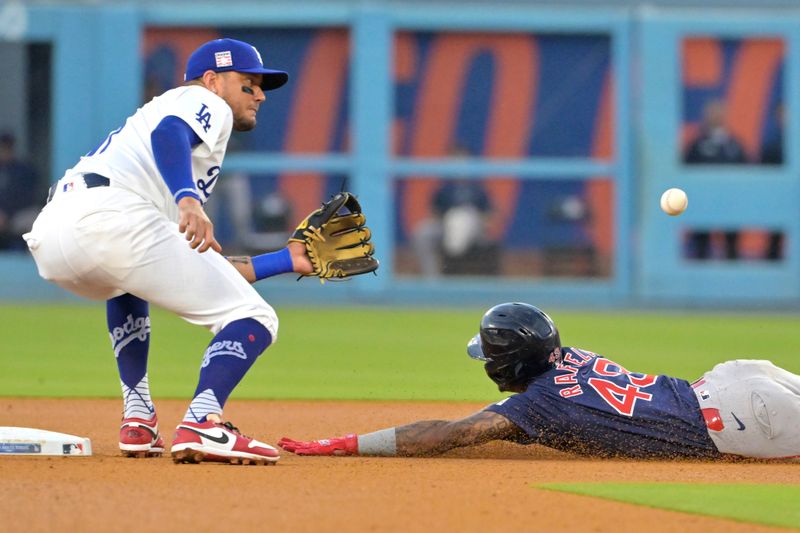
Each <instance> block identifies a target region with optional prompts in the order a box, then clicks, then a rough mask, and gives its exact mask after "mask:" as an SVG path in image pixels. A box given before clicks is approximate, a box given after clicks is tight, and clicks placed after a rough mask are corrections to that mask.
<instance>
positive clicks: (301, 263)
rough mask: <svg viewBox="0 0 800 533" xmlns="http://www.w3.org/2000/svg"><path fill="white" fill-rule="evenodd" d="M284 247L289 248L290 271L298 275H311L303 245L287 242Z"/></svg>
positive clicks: (311, 268) (311, 267) (312, 268)
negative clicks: (290, 258)
mask: <svg viewBox="0 0 800 533" xmlns="http://www.w3.org/2000/svg"><path fill="white" fill-rule="evenodd" d="M286 247H287V248H289V255H290V256H291V257H292V269H293V270H294V271H295V272H297V273H298V274H311V272H313V271H314V267H313V266H312V265H311V260H310V259H309V258H308V254H307V253H306V247H305V245H304V244H303V243H301V242H295V241H289V244H287V245H286Z"/></svg>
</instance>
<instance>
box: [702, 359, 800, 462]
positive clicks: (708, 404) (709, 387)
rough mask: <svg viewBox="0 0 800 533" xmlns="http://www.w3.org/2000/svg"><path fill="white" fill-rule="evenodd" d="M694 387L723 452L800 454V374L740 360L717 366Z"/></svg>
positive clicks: (769, 455) (763, 455) (764, 455)
mask: <svg viewBox="0 0 800 533" xmlns="http://www.w3.org/2000/svg"><path fill="white" fill-rule="evenodd" d="M692 387H693V388H694V391H695V395H696V396H697V400H698V402H700V409H701V410H703V415H704V417H705V419H706V422H707V423H708V426H709V431H708V433H709V435H710V436H711V440H713V441H714V444H715V445H716V446H717V449H718V450H719V451H720V452H722V453H730V454H736V455H742V456H746V457H757V458H773V459H775V458H790V457H791V458H800V376H797V375H795V374H792V373H791V372H788V371H786V370H784V369H782V368H779V367H777V366H775V365H774V364H772V363H771V362H769V361H759V360H751V359H740V360H736V361H728V362H726V363H721V364H718V365H716V366H715V367H714V368H713V369H712V370H711V371H709V372H706V373H705V374H704V375H703V377H702V378H701V379H699V380H698V381H697V382H695V383H694V384H693V385H692Z"/></svg>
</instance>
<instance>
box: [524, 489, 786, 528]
mask: <svg viewBox="0 0 800 533" xmlns="http://www.w3.org/2000/svg"><path fill="white" fill-rule="evenodd" d="M535 487H536V488H543V489H548V490H556V491H561V492H568V493H571V494H580V495H584V496H594V497H598V498H604V499H608V500H615V501H620V502H625V503H633V504H638V505H645V506H647V507H654V508H657V509H666V510H670V511H680V512H683V513H692V514H699V515H707V516H715V517H719V518H729V519H732V520H738V521H741V522H755V523H759V524H765V525H769V526H779V527H789V528H800V505H798V502H800V486H797V485H777V484H770V485H750V484H715V483H692V484H689V483H548V484H545V485H535Z"/></svg>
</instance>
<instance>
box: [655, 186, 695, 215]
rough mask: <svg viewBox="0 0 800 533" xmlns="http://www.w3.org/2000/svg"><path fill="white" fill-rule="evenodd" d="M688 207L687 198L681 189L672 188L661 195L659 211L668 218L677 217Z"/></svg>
mask: <svg viewBox="0 0 800 533" xmlns="http://www.w3.org/2000/svg"><path fill="white" fill-rule="evenodd" d="M688 206H689V198H688V197H687V196H686V193H685V192H683V190H682V189H677V188H672V189H667V190H666V191H664V194H662V195H661V210H662V211H664V212H665V213H666V214H668V215H670V216H673V217H674V216H678V215H680V214H681V213H683V212H684V211H686V208H687V207H688Z"/></svg>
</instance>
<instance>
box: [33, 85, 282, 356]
mask: <svg viewBox="0 0 800 533" xmlns="http://www.w3.org/2000/svg"><path fill="white" fill-rule="evenodd" d="M170 115H174V116H177V117H179V118H181V119H182V120H184V121H185V122H186V123H187V124H189V125H191V127H192V129H194V131H195V132H196V133H197V135H198V136H199V137H200V139H202V141H203V142H202V143H201V144H199V145H197V146H196V147H194V149H193V150H192V174H193V180H194V186H195V187H196V188H197V192H198V193H199V195H200V197H201V198H202V199H203V200H206V199H207V198H208V196H209V194H211V190H212V189H213V188H214V185H215V184H216V181H217V176H218V174H219V170H220V163H221V162H222V158H223V156H224V155H225V148H226V146H227V143H228V139H229V137H230V134H231V129H232V127H233V116H232V112H231V109H230V107H229V106H228V104H226V103H225V101H224V100H222V99H221V98H220V97H218V96H217V95H215V94H214V93H212V92H211V91H209V90H207V89H205V88H203V87H196V86H189V87H180V88H177V89H172V90H170V91H167V92H166V93H164V94H163V95H161V96H159V97H157V98H154V99H153V100H152V101H150V102H149V103H148V104H146V105H145V106H143V107H142V108H141V109H139V110H138V111H137V112H136V113H135V114H134V115H133V116H132V117H130V118H129V119H128V120H127V122H126V123H125V125H124V126H123V127H122V128H120V129H119V130H116V131H113V132H111V133H110V134H109V136H108V137H107V138H106V139H105V140H104V141H103V142H102V143H101V144H100V145H99V146H98V147H97V148H96V149H95V150H93V151H92V152H90V153H89V154H87V155H86V156H85V157H83V158H81V161H80V162H79V163H78V164H77V165H76V166H75V167H73V168H71V169H70V170H68V171H67V173H66V174H65V176H64V177H63V178H61V181H60V182H59V184H58V187H57V189H56V192H55V195H54V196H53V198H52V201H50V202H49V203H48V204H47V205H46V206H45V207H44V209H43V210H42V212H41V213H40V214H39V216H38V218H37V219H36V221H35V222H34V224H33V228H31V231H30V232H29V233H27V234H25V240H26V241H27V243H28V248H29V249H30V251H31V254H32V255H33V257H34V259H35V260H36V265H37V268H38V269H39V274H40V275H41V276H42V277H43V278H44V279H47V280H50V281H52V282H54V283H56V284H58V285H59V286H61V287H63V288H65V289H67V290H69V291H71V292H73V293H75V294H77V295H79V296H83V297H86V298H91V299H97V300H108V299H109V298H114V297H116V296H119V295H121V294H125V293H129V294H133V295H135V296H138V297H139V298H142V299H143V300H146V301H148V302H150V303H152V304H155V305H158V306H160V307H163V308H164V309H168V310H170V311H173V312H174V313H177V314H178V315H180V316H181V317H183V318H184V319H185V320H187V321H189V322H190V323H192V324H198V325H202V326H204V327H206V328H208V329H210V330H211V331H212V332H213V333H214V334H216V333H218V332H219V331H220V330H221V329H222V328H223V327H225V326H226V325H227V324H229V323H231V322H232V321H234V320H240V319H243V318H253V319H255V320H257V321H259V322H261V323H262V324H263V325H264V326H265V327H266V328H267V329H268V330H269V332H270V334H271V335H272V340H273V342H275V340H276V339H277V334H278V318H277V316H276V315H275V311H274V310H273V309H272V307H271V306H270V305H269V304H267V302H265V301H264V299H263V298H262V297H261V296H260V295H259V294H258V292H257V291H256V290H255V289H254V288H253V287H252V286H251V285H250V284H249V283H248V282H247V281H246V280H245V279H244V278H243V277H242V276H241V275H240V274H239V273H238V272H237V271H236V269H235V268H234V267H233V265H231V264H230V263H229V262H228V261H227V260H226V259H225V258H224V257H223V256H222V255H220V254H219V253H217V252H216V251H214V250H208V251H207V252H205V253H202V254H201V253H198V252H197V251H196V250H193V249H191V248H190V247H189V244H188V243H187V242H186V238H185V236H184V235H183V234H182V233H180V232H179V231H178V224H177V222H178V216H177V214H178V210H177V205H176V204H175V201H174V200H173V196H172V193H171V192H170V190H169V188H168V187H167V185H166V183H165V182H164V180H163V178H162V177H161V174H160V172H159V171H158V168H157V167H156V164H155V160H154V158H153V149H152V145H151V143H150V134H151V132H152V131H153V129H154V128H155V127H156V126H157V125H158V124H159V123H160V122H161V120H162V119H163V118H164V117H166V116H170ZM92 172H94V173H97V174H100V175H102V176H105V177H107V178H109V179H110V181H111V183H110V186H109V187H93V188H87V187H86V186H85V184H84V182H83V180H81V179H78V178H77V175H78V174H86V173H92Z"/></svg>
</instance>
